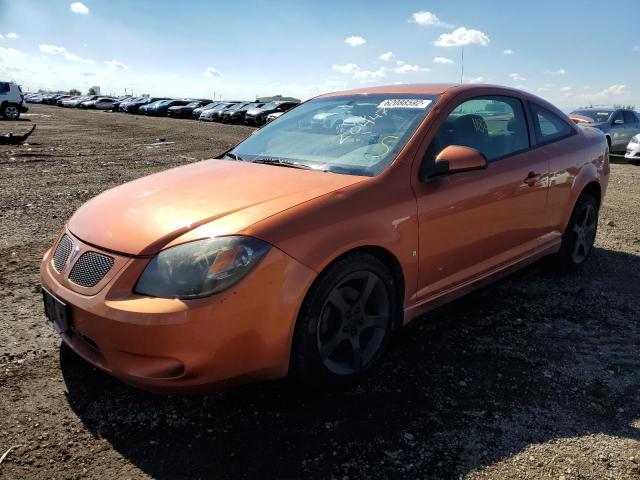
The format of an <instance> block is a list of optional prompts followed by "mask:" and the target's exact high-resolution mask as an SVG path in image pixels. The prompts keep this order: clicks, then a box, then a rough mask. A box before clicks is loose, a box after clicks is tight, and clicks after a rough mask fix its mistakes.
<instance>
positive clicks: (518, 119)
mask: <svg viewBox="0 0 640 480" xmlns="http://www.w3.org/2000/svg"><path fill="white" fill-rule="evenodd" d="M450 145H460V146H464V147H470V148H474V149H476V150H478V151H479V152H480V153H482V154H483V155H484V156H485V157H486V159H487V160H488V161H492V160H497V159H499V158H502V157H506V156H508V155H511V154H514V153H516V152H519V151H522V150H525V149H527V148H529V132H528V129H527V122H526V119H525V114H524V109H523V108H522V103H521V102H520V100H518V99H517V98H512V97H503V96H495V97H478V98H473V99H471V100H467V101H465V102H463V103H461V104H460V105H458V106H457V107H456V108H455V109H454V110H453V111H452V112H451V113H450V114H449V116H448V117H447V119H446V120H445V121H444V123H443V124H442V126H441V127H440V129H439V130H438V133H437V134H436V136H435V138H434V139H433V141H432V142H431V145H430V146H429V150H428V152H427V157H426V158H425V163H426V164H429V163H433V161H434V160H435V158H436V157H437V156H438V154H439V153H440V152H441V151H442V150H444V149H445V148H446V147H448V146H450Z"/></svg>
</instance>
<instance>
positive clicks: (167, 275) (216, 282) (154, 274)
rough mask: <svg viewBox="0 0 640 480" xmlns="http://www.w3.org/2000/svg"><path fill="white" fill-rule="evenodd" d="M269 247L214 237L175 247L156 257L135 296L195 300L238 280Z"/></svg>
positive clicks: (246, 239)
mask: <svg viewBox="0 0 640 480" xmlns="http://www.w3.org/2000/svg"><path fill="white" fill-rule="evenodd" d="M270 248H271V246H270V245H269V244H268V243H266V242H263V241H262V240H258V239H255V238H251V237H216V238H207V239H205V240H197V241H195V242H190V243H185V244H183V245H177V246H175V247H172V248H168V249H167V250H163V251H162V252H160V253H159V254H158V255H156V256H155V257H154V258H153V260H151V262H149V265H147V268H146V269H145V271H144V272H143V273H142V275H141V276H140V278H139V279H138V283H137V284H136V287H135V289H134V290H135V292H136V293H139V294H142V295H149V296H152V297H163V298H182V299H189V298H198V297H205V296H207V295H212V294H214V293H217V292H220V291H222V290H225V289H227V288H229V287H231V286H233V285H235V284H236V283H238V282H239V281H240V280H242V279H243V278H244V277H245V276H246V275H247V274H248V273H249V272H250V271H251V270H253V268H254V267H255V266H256V265H257V264H258V263H259V262H260V260H261V259H262V258H263V257H264V256H265V255H266V254H267V252H268V251H269V249H270Z"/></svg>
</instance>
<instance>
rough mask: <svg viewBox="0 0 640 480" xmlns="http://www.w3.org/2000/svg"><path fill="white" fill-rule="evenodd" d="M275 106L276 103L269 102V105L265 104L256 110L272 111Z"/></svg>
mask: <svg viewBox="0 0 640 480" xmlns="http://www.w3.org/2000/svg"><path fill="white" fill-rule="evenodd" d="M277 106H278V104H277V103H276V102H269V103H265V104H264V105H263V106H261V107H257V108H259V109H260V110H273V109H274V108H276V107H277Z"/></svg>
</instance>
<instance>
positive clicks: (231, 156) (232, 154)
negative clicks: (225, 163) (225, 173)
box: [224, 152, 243, 162]
mask: <svg viewBox="0 0 640 480" xmlns="http://www.w3.org/2000/svg"><path fill="white" fill-rule="evenodd" d="M224 156H225V157H229V158H231V159H232V160H236V161H239V162H242V161H243V160H242V159H241V158H240V157H239V156H238V155H236V154H235V153H233V152H227V153H225V154H224Z"/></svg>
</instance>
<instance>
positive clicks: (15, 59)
mask: <svg viewBox="0 0 640 480" xmlns="http://www.w3.org/2000/svg"><path fill="white" fill-rule="evenodd" d="M27 58H28V55H27V54H26V53H23V52H21V51H20V50H16V49H15V48H3V47H0V64H3V63H6V64H7V65H14V64H19V63H20V62H23V61H26V60H27Z"/></svg>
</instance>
